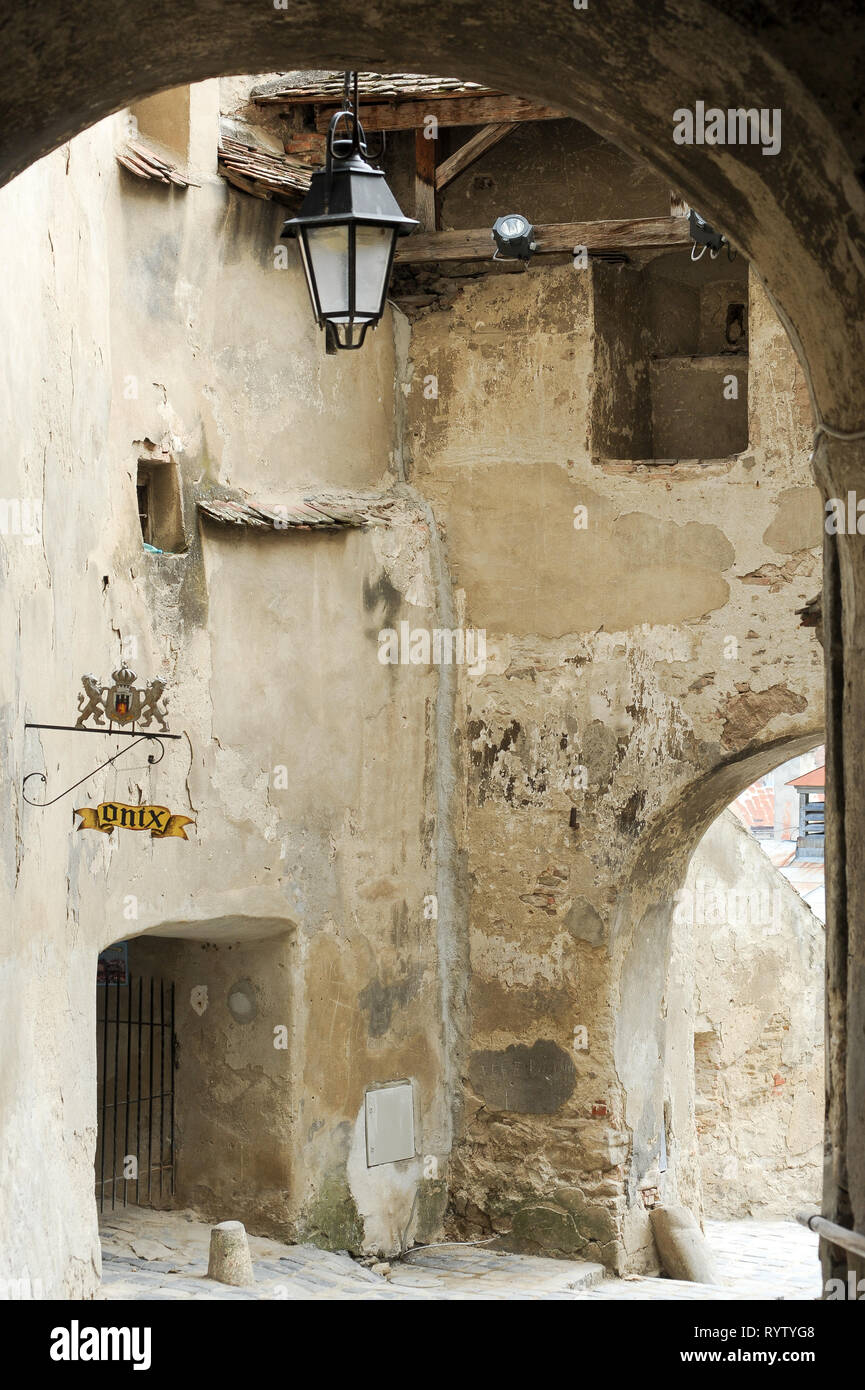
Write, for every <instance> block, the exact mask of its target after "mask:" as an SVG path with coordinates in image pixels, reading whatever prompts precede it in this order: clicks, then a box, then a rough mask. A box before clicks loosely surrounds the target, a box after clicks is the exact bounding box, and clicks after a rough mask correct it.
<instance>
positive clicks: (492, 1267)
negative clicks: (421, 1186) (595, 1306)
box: [390, 1245, 606, 1292]
mask: <svg viewBox="0 0 865 1390" xmlns="http://www.w3.org/2000/svg"><path fill="white" fill-rule="evenodd" d="M605 1274H606V1270H605V1269H604V1266H603V1265H601V1264H597V1263H595V1262H594V1261H591V1260H552V1259H549V1258H548V1257H547V1256H544V1255H513V1254H510V1253H507V1252H505V1251H502V1250H490V1249H488V1248H487V1249H485V1248H484V1247H483V1246H479V1245H438V1246H436V1245H428V1246H420V1247H418V1249H417V1250H409V1251H408V1252H407V1253H406V1254H405V1255H404V1256H403V1258H402V1260H401V1261H399V1262H397V1263H394V1264H393V1266H392V1270H391V1275H390V1281H391V1283H399V1284H403V1285H405V1286H412V1287H415V1288H421V1287H428V1288H433V1287H437V1286H438V1285H439V1284H442V1283H444V1282H445V1278H446V1281H447V1285H448V1287H449V1288H450V1287H453V1286H454V1280H455V1279H459V1280H460V1281H463V1280H465V1281H467V1282H471V1283H475V1281H479V1280H481V1279H482V1280H483V1282H484V1284H485V1285H493V1284H499V1283H507V1284H508V1285H509V1286H510V1287H517V1286H520V1285H525V1286H531V1287H532V1288H533V1289H549V1290H550V1291H551V1292H552V1291H554V1290H569V1289H589V1288H592V1287H593V1286H594V1285H595V1284H598V1283H599V1282H600V1281H601V1280H602V1279H603V1278H604V1277H605Z"/></svg>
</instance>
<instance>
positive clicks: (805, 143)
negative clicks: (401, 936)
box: [0, 0, 865, 1227]
mask: <svg viewBox="0 0 865 1390" xmlns="http://www.w3.org/2000/svg"><path fill="white" fill-rule="evenodd" d="M739 8H740V9H741V12H742V13H741V15H739V14H737V12H736V7H732V9H731V7H730V6H729V5H726V6H723V7H722V6H721V5H716V4H708V3H703V4H700V5H697V6H690V7H688V9H687V11H686V12H683V14H682V15H681V16H679V15H676V14H673V13H671V12H670V10H669V8H668V7H667V6H665V5H663V4H662V3H660V0H658V2H657V3H649V4H643V5H637V4H629V5H627V6H620V7H617V10H616V12H615V14H613V15H611V14H607V13H599V14H598V15H594V14H593V13H592V11H591V10H587V11H586V12H581V11H573V10H571V9H569V8H568V7H565V6H562V5H561V4H558V3H555V0H542V3H539V4H538V5H536V6H534V7H533V9H532V13H531V16H530V18H527V17H526V16H525V15H524V14H522V13H517V12H514V13H513V14H510V13H504V14H498V13H497V14H496V15H495V16H491V17H488V16H484V15H480V16H478V15H477V14H475V13H473V12H468V11H466V10H465V8H464V7H462V6H460V5H459V4H458V3H457V0H449V3H444V4H442V5H439V6H437V7H436V8H435V10H434V11H432V12H430V11H429V9H428V7H427V6H425V5H421V4H420V3H419V0H411V2H410V3H407V2H406V0H402V2H401V3H396V2H394V3H392V4H390V5H389V6H387V7H386V8H384V9H381V8H380V9H378V10H376V11H374V12H370V11H368V10H367V9H366V8H365V7H364V6H362V5H360V4H359V3H345V4H343V5H341V6H340V7H339V9H338V10H334V9H333V7H328V6H326V5H324V4H321V3H314V2H313V0H308V3H306V4H303V5H301V6H295V7H294V8H293V9H292V10H291V11H283V10H279V9H275V8H274V9H266V8H264V7H262V8H261V9H254V8H253V7H242V8H239V7H237V6H236V5H231V4H229V3H227V0H225V3H223V2H222V0H211V2H210V3H209V4H208V5H207V6H206V7H205V8H204V9H202V7H201V6H198V5H196V6H195V7H193V6H191V5H190V6H177V5H168V4H165V3H157V2H156V0H150V3H147V4H144V5H143V6H139V7H137V8H136V9H135V10H134V11H133V10H129V11H127V12H125V13H121V14H119V15H118V14H117V12H116V11H115V9H114V7H110V6H109V5H108V4H94V5H92V6H89V7H88V9H87V12H86V14H85V15H70V14H69V12H68V9H67V8H66V7H64V6H62V5H60V3H59V0H53V3H49V4H47V5H45V6H42V7H40V8H39V9H38V10H33V9H32V7H31V8H27V9H26V10H22V11H21V12H19V13H15V14H12V15H11V16H9V17H7V18H6V19H5V20H4V24H3V36H4V39H5V43H4V46H3V51H4V54H5V63H4V66H5V67H6V71H4V82H3V86H2V89H0V90H2V92H3V99H2V104H0V112H2V116H3V120H2V124H0V128H2V130H3V132H4V137H3V144H2V149H0V156H2V166H0V167H2V170H3V173H4V176H5V177H7V178H8V177H12V176H13V175H14V174H15V173H17V172H19V171H20V170H21V169H23V168H24V167H26V165H27V164H29V163H30V162H32V161H33V160H34V159H36V158H38V157H39V155H40V154H42V153H45V152H47V151H48V150H49V149H52V148H54V147H56V146H57V145H58V144H59V143H61V142H62V141H64V140H65V139H68V138H70V136H71V135H73V134H74V133H76V132H77V131H79V130H81V129H83V128H85V127H86V126H87V125H88V124H91V123H92V122H94V121H95V120H97V119H99V117H101V116H103V115H105V114H108V113H109V112H110V111H112V110H116V109H118V108H119V107H120V106H122V105H124V104H126V103H127V102H129V101H130V100H132V99H133V98H135V97H140V96H144V95H147V94H148V93H150V92H154V91H157V90H162V89H164V88H166V87H169V86H172V85H176V84H177V83H180V82H184V81H190V80H198V79H202V78H205V77H209V76H215V75H218V74H220V73H228V72H236V71H237V70H238V68H241V69H246V70H247V71H254V70H265V69H271V70H272V69H273V68H274V67H275V66H277V65H279V64H280V63H281V64H283V65H284V66H288V65H292V66H310V67H311V66H315V65H326V66H334V67H341V66H343V65H345V64H351V65H361V66H365V67H376V68H378V67H381V68H385V69H387V68H396V67H401V68H403V69H405V68H414V69H417V68H425V69H429V68H431V67H435V68H438V69H439V70H441V71H443V72H451V71H452V72H458V73H459V74H460V75H463V76H465V77H467V78H475V79H478V80H482V81H486V82H489V83H493V84H497V85H501V86H503V87H505V88H507V89H508V90H512V91H515V92H525V93H526V94H527V95H531V96H534V97H537V98H542V99H545V100H547V101H549V102H553V103H555V104H556V105H559V106H561V107H563V108H564V109H565V110H567V111H569V112H571V113H572V114H574V115H576V116H578V117H579V118H581V119H583V120H587V121H589V122H590V123H591V124H593V125H594V126H595V127H596V128H598V129H599V130H600V131H601V132H602V133H603V134H605V135H607V136H608V137H609V138H611V139H613V140H615V141H617V142H619V143H621V144H622V145H624V146H626V147H627V148H629V149H630V150H632V151H633V152H634V153H635V154H637V155H639V156H640V157H641V158H643V159H645V160H646V161H647V162H649V163H651V164H653V165H654V166H655V167H656V168H658V169H660V170H661V171H663V173H664V174H665V175H666V176H667V177H668V179H669V181H670V183H671V184H673V185H675V186H676V187H677V188H679V189H680V190H681V191H682V192H683V193H684V194H685V195H686V196H688V197H689V198H691V199H693V200H694V201H695V202H696V203H697V204H698V205H699V206H700V207H701V208H702V209H703V211H704V212H705V213H706V215H708V216H709V217H710V219H711V220H713V221H714V222H715V223H716V224H717V225H718V226H720V227H722V228H723V229H724V230H725V231H727V232H728V233H729V235H730V236H731V238H732V239H733V240H734V242H736V243H737V244H738V245H739V246H741V248H742V250H743V251H744V252H745V254H746V255H747V256H748V257H749V259H750V260H751V261H752V263H753V264H755V265H756V266H757V267H758V268H759V270H760V273H761V274H762V276H763V278H764V280H765V283H766V285H767V287H768V289H769V291H770V293H771V294H772V296H773V299H774V301H775V303H776V304H777V305H778V306H779V308H780V311H781V313H782V317H783V319H784V322H785V324H786V326H787V328H788V331H789V332H790V335H791V338H792V340H793V341H794V343H795V344H796V345H797V347H798V350H799V352H800V355H801V356H802V359H803V363H804V365H805V368H806V372H807V375H808V380H809V384H810V387H811V391H812V397H813V401H814V405H815V411H816V414H817V417H818V419H819V420H822V421H825V422H828V425H829V427H830V430H829V432H824V434H823V435H822V437H821V444H820V450H819V452H818V457H817V460H816V466H817V470H818V475H819V480H820V482H821V485H822V487H823V489H824V493H825V495H826V496H829V495H833V494H835V495H842V494H843V493H844V492H846V490H847V488H848V487H854V486H855V484H856V482H857V480H858V479H860V478H861V477H862V470H863V462H865V450H863V447H862V444H861V436H860V437H857V438H851V439H850V440H849V441H844V440H842V439H841V438H838V437H837V434H833V433H832V431H836V432H837V431H843V430H846V431H851V432H853V433H854V434H857V435H858V431H859V429H860V428H861V426H862V414H863V410H862V403H861V388H860V385H859V382H858V377H857V364H858V362H859V361H860V360H861V352H862V347H863V337H865V327H863V324H865V312H863V306H865V278H863V276H862V274H861V272H860V271H859V268H858V265H857V262H856V260H855V254H854V253H855V248H856V247H857V246H858V247H861V245H862V241H863V228H865V198H863V191H862V187H861V184H860V182H859V178H858V171H859V169H860V168H861V163H860V159H861V145H860V144H858V143H857V142H858V141H859V140H860V136H859V133H858V131H857V130H856V124H857V122H856V120H855V105H854V100H853V96H854V94H855V76H854V71H855V64H853V63H852V62H851V63H850V64H849V65H845V64H844V63H843V55H844V54H845V52H846V50H845V49H844V35H843V32H842V31H840V30H839V32H838V33H837V34H836V35H835V36H834V39H835V45H834V48H833V44H832V42H827V43H826V44H825V46H824V49H823V52H822V53H821V55H820V58H819V61H818V62H816V63H815V62H814V53H813V45H812V42H811V36H810V35H809V33H808V31H807V28H806V26H805V24H804V22H803V23H802V24H801V26H800V25H798V24H797V21H796V20H795V19H788V18H787V17H786V16H785V15H784V14H783V11H782V10H781V8H780V6H779V9H778V15H777V16H776V17H775V19H774V25H773V26H772V27H769V28H761V29H759V30H758V28H757V26H756V22H754V21H751V20H750V19H749V18H748V14H749V9H750V7H747V6H741V7H739ZM842 18H843V16H842ZM349 35H350V36H351V37H350V39H349V38H347V37H346V36H349ZM831 38H832V36H830V39H831ZM154 54H158V61H157V60H156V59H155V58H154V56H153V55H154ZM646 55H649V60H648V62H647V57H646ZM839 56H840V57H841V59H842V61H841V76H840V78H839V76H838V72H837V70H833V83H834V105H830V103H829V101H828V100H827V99H826V98H825V97H824V96H823V95H822V91H821V90H820V87H821V83H822V75H823V72H824V71H827V72H828V71H829V68H828V66H826V65H828V64H830V63H832V62H833V61H835V60H837V59H838V58H839ZM809 64H813V67H812V72H813V74H814V75H813V76H812V77H810V78H807V77H806V73H807V72H808V67H809ZM845 72H846V73H847V74H848V77H845V76H844V73H845ZM809 82H810V83H811V84H812V85H810V86H809ZM577 88H578V89H579V90H577ZM697 100H706V101H708V102H712V103H713V104H718V105H722V106H724V107H728V106H733V107H749V106H754V105H757V106H759V107H767V108H773V109H774V108H777V109H780V110H781V111H782V113H783V114H784V119H785V136H784V144H783V147H782V151H781V152H780V154H779V155H778V156H777V157H772V158H767V157H765V156H763V155H762V153H761V151H760V150H759V148H748V147H745V148H742V149H737V150H736V151H735V152H733V151H729V150H723V151H719V150H707V149H706V148H705V147H680V146H676V145H674V144H673V142H672V124H673V122H672V115H673V110H674V109H675V108H677V107H680V106H686V107H688V106H693V104H694V103H695V102H696V101H697ZM839 228H842V229H843V235H842V236H839V235H838V229H839ZM827 557H828V558H827V563H828V575H827V581H828V582H827V599H826V623H827V649H828V650H829V651H830V663H829V665H830V672H829V682H830V689H829V707H830V727H829V736H828V749H829V754H828V755H829V763H830V777H831V780H832V784H833V785H834V786H836V787H837V791H836V792H835V793H834V794H833V800H832V801H830V808H829V813H828V814H829V816H830V821H831V823H832V825H833V828H834V831H835V835H834V848H833V855H832V863H831V872H830V883H829V904H830V905H829V918H830V922H834V927H833V929H832V931H833V935H832V940H833V941H834V947H832V948H830V967H829V968H830V984H831V990H832V993H831V995H830V1020H831V1022H832V1025H833V1027H834V1029H835V1033H834V1045H833V1050H832V1058H831V1068H830V1071H831V1078H832V1105H831V1107H830V1126H831V1130H832V1133H833V1134H834V1136H835V1138H836V1140H837V1142H838V1145H839V1149H838V1151H837V1152H836V1172H835V1178H834V1188H833V1190H832V1191H831V1192H830V1193H829V1194H828V1196H827V1214H829V1215H830V1216H833V1217H835V1218H836V1219H840V1220H842V1221H844V1222H846V1224H856V1225H857V1226H860V1227H861V1226H862V1224H863V1221H865V1158H863V1153H865V1118H860V1119H859V1120H855V1118H854V1117H855V1116H856V1115H860V1114H861V1111H862V1107H861V1104H859V1105H858V1106H857V1105H854V1104H853V1101H854V1100H855V1098H856V1097H857V1096H858V1097H861V1093H862V1086H863V1075H865V1052H863V1055H862V1056H859V1055H858V1053H857V1055H856V1056H855V1058H851V1064H850V1066H849V1067H847V1065H846V1060H845V1049H846V1042H845V1034H844V1030H845V1028H847V1027H849V1030H850V1035H851V1036H858V1034H859V1033H861V1028H860V1027H859V1024H860V1023H861V1018H862V1013H863V1010H865V952H863V948H862V943H861V941H859V940H858V939H853V940H852V941H848V937H847V927H846V920H847V912H848V910H849V913H850V917H851V920H854V921H855V920H857V918H858V917H859V916H861V912H860V911H859V909H860V908H861V906H862V902H861V898H862V895H863V887H862V885H860V883H859V881H858V879H857V878H856V877H855V876H853V875H851V877H850V878H849V879H848V876H847V862H848V854H847V851H846V850H845V844H849V859H850V862H851V863H853V862H855V860H856V858H857V857H861V855H859V856H857V855H856V854H855V851H856V849H857V847H858V840H859V839H860V838H861V837H862V836H863V835H865V815H863V814H861V813H862V811H863V803H865V785H863V781H862V778H861V775H860V773H859V770H858V767H857V765H856V761H855V757H854V750H855V748H856V745H855V743H854V742H853V739H854V738H855V736H856V731H857V729H858V728H859V727H861V718H862V713H863V709H862V706H861V701H862V698H863V697H862V695H861V693H860V692H861V682H858V681H857V677H858V657H857V655H856V654H857V653H858V648H859V646H860V645H861V640H860V639H861V634H860V632H859V626H860V624H861V618H860V617H859V613H860V612H861V608H862V604H861V600H860V599H859V598H858V594H857V586H858V583H859V582H860V578H859V576H860V571H861V560H860V558H859V553H858V550H857V547H856V544H855V539H851V538H850V537H844V538H839V541H838V543H837V546H836V545H833V546H831V547H829V548H828V550H827ZM848 729H849V740H850V741H849V766H848V765H847V764H846V762H845V758H844V749H845V741H846V738H847V730H848ZM833 771H834V774H835V775H834V776H832V772H833ZM848 958H849V960H850V963H849V965H848ZM848 1010H849V1017H845V1012H846V1011H848ZM845 1095H846V1100H845ZM848 1109H849V1111H850V1116H851V1119H850V1124H849V1126H848V1124H847V1111H848ZM848 1153H849V1154H850V1155H855V1159H851V1162H850V1163H849V1164H848V1161H847V1154H848ZM848 1169H849V1171H848Z"/></svg>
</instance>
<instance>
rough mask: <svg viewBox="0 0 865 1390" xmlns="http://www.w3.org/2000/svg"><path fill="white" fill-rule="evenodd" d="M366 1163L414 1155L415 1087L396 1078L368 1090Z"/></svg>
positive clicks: (375, 1164) (396, 1160)
mask: <svg viewBox="0 0 865 1390" xmlns="http://www.w3.org/2000/svg"><path fill="white" fill-rule="evenodd" d="M365 1104H366V1166H367V1168H375V1167H377V1166H378V1164H380V1163H398V1162H399V1161H400V1159H402V1158H414V1088H413V1086H412V1083H411V1082H410V1081H395V1082H393V1083H392V1084H391V1085H388V1086H376V1087H374V1088H373V1089H371V1090H369V1091H367V1093H366V1096H365Z"/></svg>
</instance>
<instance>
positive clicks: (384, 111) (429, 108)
mask: <svg viewBox="0 0 865 1390" xmlns="http://www.w3.org/2000/svg"><path fill="white" fill-rule="evenodd" d="M338 110H339V107H338V106H335V105H333V104H327V105H318V104H317V105H316V106H315V128H316V130H318V131H326V130H327V128H328V126H329V124H330V119H331V117H332V116H333V114H334V112H335V111H338ZM430 116H435V118H436V120H437V121H438V124H439V126H440V127H444V126H459V125H490V124H491V123H501V122H504V121H553V120H559V119H561V118H562V117H563V116H564V112H562V111H559V110H556V109H555V108H554V107H552V106H541V105H539V104H538V103H537V102H534V101H526V100H524V98H522V97H508V96H468V97H435V98H431V97H424V98H423V99H422V100H419V101H414V100H412V101H386V102H364V101H363V100H361V102H360V118H361V120H362V122H363V126H364V129H365V130H417V129H418V128H419V127H422V126H423V125H424V124H425V123H426V122H427V121H428V120H429V117H430Z"/></svg>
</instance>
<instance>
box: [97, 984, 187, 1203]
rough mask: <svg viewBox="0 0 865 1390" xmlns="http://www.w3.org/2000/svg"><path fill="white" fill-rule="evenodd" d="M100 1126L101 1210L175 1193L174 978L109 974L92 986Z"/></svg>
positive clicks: (143, 1201) (147, 1201)
mask: <svg viewBox="0 0 865 1390" xmlns="http://www.w3.org/2000/svg"><path fill="white" fill-rule="evenodd" d="M96 1046H97V1053H96V1073H97V1075H96V1086H97V1093H96V1094H97V1113H98V1116H99V1132H98V1137H97V1143H96V1198H97V1201H98V1203H99V1210H100V1211H104V1210H105V1205H106V1201H107V1199H108V1198H109V1197H110V1199H111V1207H112V1208H113V1207H114V1206H115V1205H122V1206H124V1207H125V1206H126V1205H127V1201H128V1200H129V1189H130V1186H132V1185H134V1188H135V1197H134V1200H135V1202H136V1204H137V1205H139V1206H150V1205H152V1204H153V1201H154V1199H155V1198H157V1199H158V1198H163V1197H165V1196H169V1197H170V1196H173V1194H174V1068H175V1059H176V1040H175V1036H174V984H173V982H171V983H166V981H164V980H157V979H150V980H144V979H143V978H138V979H134V978H133V977H132V976H131V975H129V976H128V977H127V981H126V982H125V983H124V982H123V981H121V980H117V981H111V980H109V981H107V982H106V983H105V984H104V985H102V984H100V985H98V986H97V989H96Z"/></svg>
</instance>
